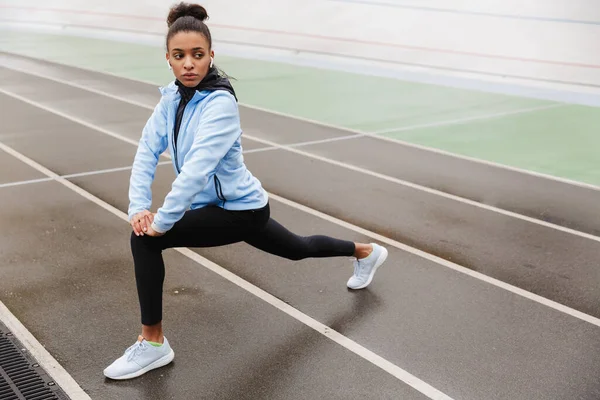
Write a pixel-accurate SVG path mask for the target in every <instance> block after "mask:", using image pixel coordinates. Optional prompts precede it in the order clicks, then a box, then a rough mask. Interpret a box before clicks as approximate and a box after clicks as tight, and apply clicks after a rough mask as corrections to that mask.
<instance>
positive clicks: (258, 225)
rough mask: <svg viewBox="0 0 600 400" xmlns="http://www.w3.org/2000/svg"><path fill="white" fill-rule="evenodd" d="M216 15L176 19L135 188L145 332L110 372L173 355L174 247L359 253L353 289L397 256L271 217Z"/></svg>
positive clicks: (123, 374)
mask: <svg viewBox="0 0 600 400" xmlns="http://www.w3.org/2000/svg"><path fill="white" fill-rule="evenodd" d="M207 17H208V16H207V13H206V10H205V9H204V8H203V7H202V6H199V5H192V4H186V3H180V4H178V5H176V6H174V7H173V8H172V9H171V10H170V12H169V16H168V18H167V24H168V26H169V31H168V34H167V40H166V42H167V43H166V44H167V54H166V58H167V62H168V64H169V68H171V69H172V70H173V74H174V75H175V78H176V80H175V81H174V82H173V83H171V84H170V85H169V86H167V87H166V88H162V89H161V92H162V98H161V100H160V102H159V103H158V105H157V106H156V108H155V110H154V112H153V114H152V116H151V117H150V118H149V120H148V122H147V124H146V126H145V127H144V130H143V133H142V138H141V140H140V143H139V146H138V150H137V153H136V156H135V160H134V163H133V169H132V172H131V179H130V189H129V198H130V206H129V218H130V222H131V226H132V228H133V233H132V235H131V249H132V254H133V259H134V265H135V276H136V285H137V290H138V297H139V301H140V309H141V320H142V333H141V335H140V336H139V337H138V340H137V341H136V343H135V344H133V345H132V346H131V347H129V348H128V349H127V350H126V351H125V354H123V355H122V356H121V357H120V358H118V359H117V360H116V361H115V362H113V363H112V364H111V365H110V366H109V367H107V368H106V369H105V370H104V375H105V376H107V377H108V378H112V379H130V378H134V377H137V376H140V375H142V374H144V373H146V372H148V371H150V370H152V369H155V368H159V367H161V366H164V365H166V364H168V363H170V362H171V361H172V360H173V357H174V353H173V350H172V349H171V347H170V346H169V342H168V341H167V339H166V338H165V337H164V335H163V331H162V323H161V321H162V289H163V281H164V276H165V267H164V263H163V258H162V251H163V250H165V249H168V248H172V247H209V246H222V245H226V244H231V243H236V242H241V241H244V242H246V243H248V244H250V245H252V246H254V247H256V248H258V249H261V250H263V251H266V252H269V253H271V254H274V255H277V256H280V257H284V258H287V259H292V260H301V259H304V258H308V257H340V256H343V257H351V256H353V257H355V258H356V261H354V275H353V276H352V277H350V279H349V280H348V283H347V286H348V287H349V288H351V289H361V288H364V287H366V286H367V285H368V284H369V283H370V282H371V280H372V279H373V275H374V273H375V271H376V270H377V268H378V267H379V266H380V265H381V264H382V263H383V262H384V261H385V259H386V257H387V251H386V249H385V248H383V247H381V246H379V245H377V244H363V243H353V242H350V241H345V240H339V239H335V238H331V237H327V236H322V235H316V236H310V237H300V236H298V235H295V234H293V233H291V232H289V231H288V230H287V229H285V228H284V227H283V226H281V225H280V224H278V223H277V222H276V221H275V220H273V219H272V218H270V210H269V202H268V196H267V193H266V192H265V190H264V189H263V188H262V186H261V183H260V181H259V180H258V179H256V178H255V177H254V176H253V175H252V174H251V173H250V171H248V169H247V168H246V166H245V164H244V162H243V157H242V147H241V143H240V137H241V134H242V131H241V128H240V117H239V113H238V108H237V98H236V96H235V92H234V90H233V87H232V86H231V85H230V83H229V81H228V80H227V79H226V78H225V77H223V76H221V75H220V74H219V72H218V71H217V69H216V68H215V67H214V65H213V57H214V52H213V50H212V39H211V35H210V31H209V29H208V27H207V26H206V25H205V24H204V22H203V21H204V20H205V19H206V18H207ZM167 148H168V149H169V150H170V153H171V154H172V156H173V157H172V158H173V165H174V168H175V171H176V175H177V176H176V179H175V180H174V182H173V185H172V189H171V191H170V192H169V193H168V195H167V196H166V198H165V200H164V203H163V205H162V207H160V208H159V209H158V211H157V212H156V213H151V212H150V211H149V208H150V205H151V202H152V201H151V196H152V192H151V184H152V181H153V179H154V174H155V171H156V166H157V163H158V160H159V155H160V154H161V153H162V152H163V151H165V150H166V149H167Z"/></svg>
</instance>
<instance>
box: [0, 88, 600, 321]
mask: <svg viewBox="0 0 600 400" xmlns="http://www.w3.org/2000/svg"><path fill="white" fill-rule="evenodd" d="M2 91H3V90H2V89H0V92H2ZM8 95H9V96H10V93H9V94H8ZM29 104H34V103H33V102H29ZM44 109H46V110H47V108H44ZM50 112H52V111H50ZM63 118H67V119H69V117H68V116H67V117H63ZM111 136H112V135H111ZM255 140H257V141H263V140H262V139H255ZM263 142H266V141H263ZM269 143H270V142H269ZM267 144H268V143H267ZM272 147H278V148H279V147H281V146H280V145H278V144H275V145H274V146H272ZM292 151H298V150H292ZM308 156H309V157H313V158H316V157H317V156H313V155H310V154H309V155H308ZM326 161H328V162H331V161H330V160H326ZM352 168H358V167H352ZM373 174H376V173H373ZM388 178H389V177H386V176H385V175H384V176H382V179H388ZM390 179H391V178H390ZM269 196H271V197H272V198H274V199H277V200H279V201H281V202H284V203H285V204H288V205H290V206H291V207H294V208H296V209H298V210H302V211H306V210H310V209H309V208H308V207H306V206H303V205H301V204H298V203H295V202H292V201H291V200H287V199H284V198H283V197H280V196H276V195H274V194H272V193H269ZM312 212H314V213H315V214H314V215H319V216H321V217H322V218H324V219H326V220H327V221H331V222H334V223H336V224H339V225H340V226H344V227H349V226H354V225H351V224H348V223H346V222H344V221H341V220H338V219H336V218H335V217H331V216H328V215H327V214H323V213H320V212H319V211H316V210H312ZM538 222H539V221H538ZM561 228H562V227H561ZM355 229H357V232H361V233H364V232H369V231H367V230H365V229H363V228H360V227H358V226H355ZM578 233H581V232H578ZM368 236H371V237H373V238H376V239H377V240H381V241H383V242H385V243H388V244H390V245H392V246H394V247H397V248H399V249H401V250H405V251H408V252H410V253H412V254H415V255H417V256H419V257H422V258H425V259H427V260H430V261H433V262H435V263H437V264H439V265H442V266H445V267H449V268H451V269H453V270H455V271H457V272H461V273H463V274H466V275H469V276H472V277H474V278H476V279H479V280H482V281H484V282H487V283H490V284H492V285H494V286H496V287H499V288H502V289H505V290H508V291H510V292H512V293H515V294H518V295H519V296H523V297H525V298H527V299H530V300H533V301H536V302H538V303H540V304H543V305H546V306H548V307H551V308H553V309H556V310H558V311H561V312H564V313H565V314H568V315H571V316H573V317H575V318H579V319H581V320H583V321H586V322H589V323H591V324H594V325H596V326H600V319H598V318H595V317H593V316H591V315H588V314H585V313H582V312H580V311H577V310H575V309H572V308H570V307H567V306H564V305H562V304H559V303H556V302H554V301H552V300H549V299H546V298H544V297H541V296H538V295H536V294H533V293H531V292H528V291H526V290H523V289H520V288H517V287H515V286H512V285H509V284H507V283H505V282H502V281H499V280H497V279H494V278H491V277H489V276H487V275H484V274H480V273H477V272H474V271H472V270H470V269H468V268H465V267H463V266H461V265H458V264H454V263H451V262H449V261H446V260H444V259H443V258H440V257H436V256H434V255H432V254H429V253H426V252H423V251H421V250H418V249H415V248H412V247H410V246H407V245H404V244H402V243H400V242H397V241H395V240H393V239H390V238H387V237H385V236H381V235H378V234H375V233H372V232H371V233H370V234H369V235H368ZM590 236H591V235H590ZM592 239H593V240H600V238H598V237H595V236H592Z"/></svg>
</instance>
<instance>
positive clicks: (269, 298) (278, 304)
mask: <svg viewBox="0 0 600 400" xmlns="http://www.w3.org/2000/svg"><path fill="white" fill-rule="evenodd" d="M0 149H2V150H4V151H6V152H7V153H9V154H11V155H13V156H14V157H16V158H17V159H19V160H20V161H22V162H24V163H26V164H27V165H29V166H30V167H32V168H35V169H37V170H38V171H40V172H41V173H43V174H45V175H47V176H48V177H50V178H52V179H54V180H55V181H56V182H58V183H61V184H62V185H64V186H66V187H67V188H69V189H71V190H73V191H74V192H76V193H78V194H79V195H81V196H83V197H85V198H86V199H88V200H90V201H91V202H93V203H95V204H97V205H99V206H100V207H102V208H104V209H105V210H107V211H109V212H110V213H112V214H113V215H115V216H117V217H119V218H121V219H122V220H124V221H125V222H128V216H127V214H126V213H124V212H123V211H121V210H119V209H117V208H115V207H113V206H112V205H110V204H108V203H106V202H104V201H103V200H101V199H99V198H98V197H96V196H94V195H93V194H91V193H89V192H87V191H85V190H83V189H82V188H80V187H78V186H76V185H74V184H73V183H71V182H70V181H68V180H66V179H64V178H62V177H60V176H59V175H57V174H55V173H54V172H52V171H50V170H48V169H47V168H45V167H44V166H42V165H40V164H38V163H36V162H35V161H33V160H31V159H29V158H27V157H26V156H24V155H23V154H21V153H19V152H17V151H15V150H13V149H12V148H10V147H8V146H6V145H4V144H3V143H1V142H0ZM175 250H176V251H178V252H180V253H181V254H183V255H184V256H186V257H188V258H190V259H192V260H194V261H196V262H197V263H199V264H201V265H202V266H204V267H205V268H207V269H209V270H211V271H213V272H215V273H216V274H218V275H220V276H221V277H223V278H225V279H227V280H228V281H230V282H232V283H234V284H235V285H237V286H239V287H241V288H242V289H244V290H246V291H248V292H250V293H252V294H253V295H255V296H256V297H258V298H259V299H261V300H263V301H265V302H267V303H269V304H270V305H272V306H273V307H275V308H277V309H279V310H280V311H283V312H284V313H286V314H287V315H289V316H290V317H292V318H294V319H296V320H297V321H300V322H301V323H303V324H305V325H307V326H309V327H311V328H312V329H314V330H315V331H317V332H319V333H320V334H322V335H323V336H325V337H327V338H329V339H331V340H332V341H334V342H335V343H337V344H339V345H341V346H343V347H345V348H346V349H348V350H350V351H351V352H353V353H354V354H356V355H358V356H360V357H362V358H363V359H365V360H366V361H368V362H370V363H372V364H374V365H376V366H378V367H379V368H381V369H382V370H383V371H385V372H387V373H389V374H390V375H392V376H394V377H396V378H397V379H399V380H401V381H403V382H404V383H406V384H408V385H409V386H411V387H413V388H414V389H416V390H418V391H419V392H421V393H423V394H424V395H425V396H427V397H429V398H430V399H435V400H452V398H451V397H449V396H448V395H446V394H444V393H442V392H441V391H439V390H438V389H436V388H434V387H433V386H431V385H429V384H428V383H426V382H424V381H422V380H421V379H419V378H417V377H416V376H414V375H412V374H410V373H409V372H407V371H405V370H404V369H402V368H400V367H399V366H397V365H395V364H393V363H391V362H390V361H388V360H386V359H385V358H383V357H381V356H379V355H377V354H375V353H373V352H372V351H371V350H369V349H367V348H365V347H363V346H361V345H360V344H358V343H356V342H355V341H353V340H352V339H350V338H348V337H346V336H344V335H342V334H341V333H339V332H337V331H335V330H334V329H332V328H330V327H328V326H327V325H325V324H322V323H321V322H319V321H317V320H315V319H313V318H312V317H310V316H308V315H306V314H304V313H303V312H301V311H299V310H298V309H295V308H293V307H291V306H290V305H288V304H286V303H285V302H284V301H282V300H279V299H278V298H277V297H275V296H273V295H271V294H269V293H267V292H265V291H264V290H262V289H260V288H259V287H257V286H254V285H253V284H251V283H250V282H248V281H246V280H244V279H242V278H240V277H239V276H237V275H235V274H233V273H231V272H230V271H228V270H226V269H225V268H223V267H221V266H220V265H218V264H216V263H214V262H212V261H210V260H208V259H206V258H204V257H202V256H200V255H199V254H197V253H194V252H193V251H191V250H189V249H187V248H176V249H175ZM19 339H20V338H19ZM30 339H31V340H33V341H34V342H35V343H37V341H35V338H33V337H31V338H30ZM38 345H39V343H38ZM40 346H41V345H40ZM65 373H66V372H65ZM67 375H68V374H67ZM57 382H58V381H57Z"/></svg>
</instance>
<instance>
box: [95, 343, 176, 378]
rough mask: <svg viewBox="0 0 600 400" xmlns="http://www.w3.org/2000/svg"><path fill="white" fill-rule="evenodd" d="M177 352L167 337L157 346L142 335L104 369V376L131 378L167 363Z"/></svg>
mask: <svg viewBox="0 0 600 400" xmlns="http://www.w3.org/2000/svg"><path fill="white" fill-rule="evenodd" d="M174 357H175V353H174V352H173V349H171V346H169V342H168V341H167V338H165V341H164V343H163V345H162V346H159V347H156V346H152V345H151V344H150V343H148V342H147V341H146V340H145V339H144V338H143V337H142V336H139V337H138V340H137V342H135V344H133V345H132V346H130V347H129V348H128V349H127V350H125V353H124V354H123V355H122V356H121V357H119V358H117V359H116V360H115V361H114V362H113V363H112V364H111V365H109V366H108V367H106V369H105V370H104V376H106V377H107V378H110V379H119V380H121V379H131V378H136V377H138V376H140V375H143V374H145V373H146V372H148V371H151V370H153V369H156V368H160V367H162V366H165V365H167V364H168V363H170V362H171V361H173V358H174Z"/></svg>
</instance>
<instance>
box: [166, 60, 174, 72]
mask: <svg viewBox="0 0 600 400" xmlns="http://www.w3.org/2000/svg"><path fill="white" fill-rule="evenodd" d="M167 65H168V66H169V69H171V70H172V69H173V67H171V63H170V62H169V60H167Z"/></svg>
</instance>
